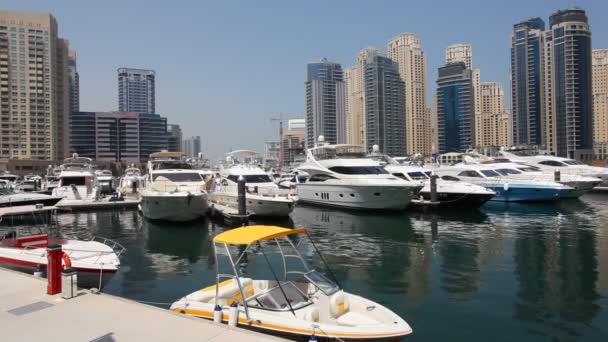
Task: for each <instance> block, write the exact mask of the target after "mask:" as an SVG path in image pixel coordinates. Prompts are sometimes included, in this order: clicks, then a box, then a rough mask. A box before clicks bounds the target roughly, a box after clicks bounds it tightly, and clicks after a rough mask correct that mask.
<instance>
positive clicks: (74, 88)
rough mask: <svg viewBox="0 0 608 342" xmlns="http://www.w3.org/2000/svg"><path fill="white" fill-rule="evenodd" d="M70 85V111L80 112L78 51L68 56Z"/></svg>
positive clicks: (71, 52)
mask: <svg viewBox="0 0 608 342" xmlns="http://www.w3.org/2000/svg"><path fill="white" fill-rule="evenodd" d="M68 84H69V88H70V111H71V113H76V112H79V111H80V75H79V74H78V68H77V66H76V51H70V52H69V54H68Z"/></svg>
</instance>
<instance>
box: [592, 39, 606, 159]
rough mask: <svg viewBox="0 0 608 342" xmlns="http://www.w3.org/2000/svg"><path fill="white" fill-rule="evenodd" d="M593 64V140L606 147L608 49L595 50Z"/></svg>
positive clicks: (596, 143)
mask: <svg viewBox="0 0 608 342" xmlns="http://www.w3.org/2000/svg"><path fill="white" fill-rule="evenodd" d="M592 65H593V67H592V68H593V70H592V79H593V85H592V89H593V141H594V144H595V145H604V147H605V145H606V144H608V49H602V50H593V64H592ZM596 156H597V154H596ZM604 156H605V153H604ZM600 159H605V157H602V158H600Z"/></svg>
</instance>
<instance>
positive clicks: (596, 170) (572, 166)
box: [499, 151, 608, 188]
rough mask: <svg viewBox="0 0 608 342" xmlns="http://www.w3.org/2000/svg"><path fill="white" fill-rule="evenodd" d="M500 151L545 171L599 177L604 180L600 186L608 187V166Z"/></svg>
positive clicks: (503, 154) (514, 159) (512, 158)
mask: <svg viewBox="0 0 608 342" xmlns="http://www.w3.org/2000/svg"><path fill="white" fill-rule="evenodd" d="M499 153H500V154H501V155H502V156H504V157H506V158H508V159H509V160H510V161H512V162H515V163H525V164H527V165H531V166H535V167H537V168H539V169H541V170H543V171H548V172H553V171H555V170H559V171H560V173H561V175H578V176H586V177H595V178H599V179H601V180H602V183H601V184H599V185H598V187H602V188H608V168H605V167H598V166H590V165H587V164H582V163H580V162H577V161H576V160H574V159H569V158H562V157H555V156H547V155H536V156H519V155H516V154H514V153H511V152H507V151H500V152H499Z"/></svg>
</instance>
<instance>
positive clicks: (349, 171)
mask: <svg viewBox="0 0 608 342" xmlns="http://www.w3.org/2000/svg"><path fill="white" fill-rule="evenodd" d="M329 169H330V170H331V171H333V172H335V173H339V174H343V175H383V174H388V171H386V170H385V169H384V168H382V167H380V166H334V167H330V168H329Z"/></svg>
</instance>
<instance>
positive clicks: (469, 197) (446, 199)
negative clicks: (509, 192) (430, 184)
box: [412, 192, 495, 208]
mask: <svg viewBox="0 0 608 342" xmlns="http://www.w3.org/2000/svg"><path fill="white" fill-rule="evenodd" d="M420 196H421V197H422V198H423V199H424V201H430V200H431V193H430V192H420ZM494 196H495V195H494V194H471V193H446V192H438V193H437V201H438V202H439V203H437V204H436V206H439V207H442V208H479V207H481V206H482V205H484V204H485V203H486V202H487V201H489V200H491V199H492V198H493V197H494ZM412 205H414V206H423V204H422V203H420V202H418V201H412Z"/></svg>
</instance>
